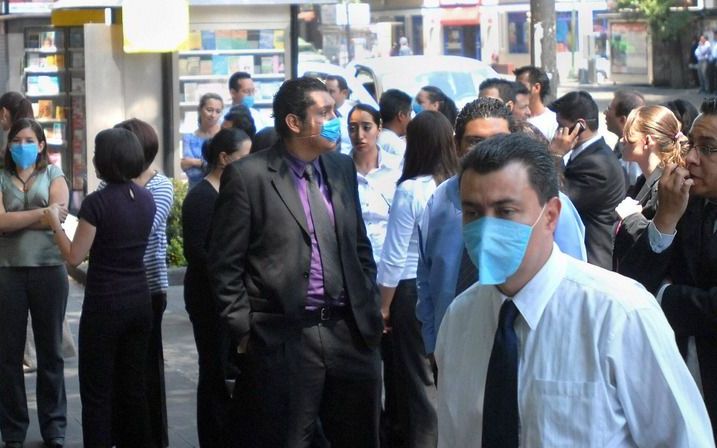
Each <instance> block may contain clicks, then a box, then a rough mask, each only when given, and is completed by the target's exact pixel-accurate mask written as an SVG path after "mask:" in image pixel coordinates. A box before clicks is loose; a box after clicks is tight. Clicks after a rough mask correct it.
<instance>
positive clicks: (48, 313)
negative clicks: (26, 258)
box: [0, 265, 68, 442]
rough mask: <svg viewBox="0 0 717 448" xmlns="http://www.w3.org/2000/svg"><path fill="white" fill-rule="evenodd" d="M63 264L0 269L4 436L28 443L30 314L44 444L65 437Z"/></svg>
mask: <svg viewBox="0 0 717 448" xmlns="http://www.w3.org/2000/svg"><path fill="white" fill-rule="evenodd" d="M67 293H68V283H67V271H66V270H65V267H64V265H60V266H46V267H21V268H0V432H2V439H3V440H4V441H6V442H22V441H24V440H25V436H26V434H27V428H28V425H29V423H30V420H29V416H28V411H27V399H26V395H25V376H24V374H23V370H22V357H23V353H24V350H25V337H26V335H27V331H26V327H27V315H28V311H29V313H30V315H31V316H32V331H33V334H34V336H35V348H36V351H37V389H36V391H37V392H36V394H37V413H38V419H39V421H40V433H41V434H42V438H43V439H44V440H45V441H49V440H50V439H55V438H64V437H65V428H66V426H67V398H66V396H65V376H64V368H65V363H64V361H63V359H62V320H63V319H64V316H65V308H66V306H67Z"/></svg>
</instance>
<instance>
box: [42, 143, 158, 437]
mask: <svg viewBox="0 0 717 448" xmlns="http://www.w3.org/2000/svg"><path fill="white" fill-rule="evenodd" d="M93 161H94V164H95V169H96V170H97V175H98V177H99V178H100V179H102V180H103V181H105V182H106V183H107V186H106V187H105V188H103V189H102V190H99V191H96V192H94V193H92V194H90V195H89V196H87V198H86V199H85V200H84V201H83V202H82V206H81V208H80V213H79V218H80V222H79V224H78V226H77V231H76V232H75V236H74V239H73V241H70V240H69V238H68V237H67V235H65V234H64V233H63V231H62V227H60V220H59V217H58V214H57V211H56V210H55V209H50V211H49V212H48V213H47V216H48V221H49V223H50V227H51V228H52V231H53V232H54V234H55V235H54V238H55V242H56V243H57V245H58V246H59V248H60V252H61V253H62V256H63V257H64V258H65V260H66V261H67V262H68V263H70V264H71V265H73V266H76V265H78V264H80V263H81V262H82V261H83V260H84V259H85V257H86V256H87V253H88V252H89V255H90V258H89V267H88V269H87V283H86V285H85V299H84V302H83V304H82V316H81V317H80V338H79V379H80V399H81V401H82V436H83V442H84V446H86V447H110V446H112V436H113V435H115V436H116V442H117V446H119V447H146V446H148V440H149V439H148V435H149V434H148V429H149V428H148V411H147V400H146V398H145V383H144V378H145V375H144V372H145V367H146V364H145V360H146V356H147V351H148V344H149V335H150V331H151V328H152V306H151V300H150V293H149V286H148V284H147V277H146V275H145V268H144V261H143V259H144V252H145V250H146V247H147V239H148V237H149V233H150V231H151V229H152V221H153V219H154V213H155V205H154V199H153V198H152V193H150V192H149V190H146V189H145V188H142V187H140V186H138V185H137V184H135V183H134V182H132V179H133V178H136V177H137V176H139V175H140V174H141V173H142V171H143V168H144V153H143V150H142V146H141V145H140V143H139V141H138V140H137V137H136V136H135V135H134V134H133V133H132V132H130V131H128V130H127V129H106V130H104V131H102V132H100V133H99V134H97V137H95V156H94V158H93ZM113 389H116V390H119V391H121V392H122V393H120V394H118V395H117V397H116V399H117V403H113V402H112V391H113ZM113 408H116V409H114V410H115V411H116V414H117V416H118V420H117V425H116V427H115V428H113V427H112V413H113Z"/></svg>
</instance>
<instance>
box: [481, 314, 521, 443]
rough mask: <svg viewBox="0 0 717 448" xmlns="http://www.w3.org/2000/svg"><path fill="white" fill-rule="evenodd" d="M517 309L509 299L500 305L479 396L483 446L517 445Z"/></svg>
mask: <svg viewBox="0 0 717 448" xmlns="http://www.w3.org/2000/svg"><path fill="white" fill-rule="evenodd" d="M518 314H519V311H518V308H516V306H515V303H513V301H512V300H506V301H505V302H503V305H502V306H501V307H500V314H499V316H498V329H497V330H496V332H495V339H494V341H493V351H491V353H490V362H489V363H488V375H487V376H486V381H485V393H484V399H483V440H482V441H483V446H484V447H489V448H495V447H500V448H508V447H517V446H518V433H519V425H520V423H519V421H520V420H519V419H520V418H519V416H518V336H516V334H515V328H513V325H514V324H515V318H516V317H518Z"/></svg>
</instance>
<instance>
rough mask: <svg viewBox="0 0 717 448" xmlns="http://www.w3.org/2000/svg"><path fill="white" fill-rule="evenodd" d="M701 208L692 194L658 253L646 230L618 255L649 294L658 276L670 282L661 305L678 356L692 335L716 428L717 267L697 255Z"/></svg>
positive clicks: (623, 266)
mask: <svg viewBox="0 0 717 448" xmlns="http://www.w3.org/2000/svg"><path fill="white" fill-rule="evenodd" d="M703 211H704V199H702V198H697V197H695V198H692V199H691V200H690V203H689V204H688V206H687V210H686V211H685V214H684V215H683V216H682V218H681V219H680V221H679V222H678V224H677V235H676V236H675V240H674V241H673V243H672V245H671V246H670V247H669V248H668V249H667V250H665V251H664V252H662V253H659V254H656V253H654V252H653V251H652V248H651V246H650V241H649V234H648V232H647V231H645V232H642V234H641V235H640V237H639V238H638V239H637V241H636V242H635V244H634V245H633V246H632V247H631V248H630V250H629V251H628V253H627V254H626V255H625V256H624V257H623V259H622V262H621V263H620V273H621V274H624V275H626V276H628V277H632V278H634V279H636V280H637V281H639V282H640V283H642V284H643V285H644V286H645V288H647V289H648V290H649V291H651V292H652V293H653V294H657V293H658V290H659V288H660V285H661V283H662V281H663V280H665V279H670V280H671V281H672V285H671V286H668V287H667V288H666V289H665V291H664V292H663V295H662V310H663V311H664V312H665V316H666V317H667V320H668V321H669V322H670V325H671V326H672V328H673V330H674V331H675V336H676V338H677V345H678V347H679V348H680V351H681V352H682V354H683V356H684V355H686V353H687V339H688V337H690V336H694V337H695V340H696V343H697V355H698V359H699V363H700V373H701V377H702V387H703V392H704V396H705V402H706V404H707V411H708V412H709V415H710V420H711V421H712V427H713V428H717V376H715V372H717V276H716V275H714V272H715V271H717V267H716V266H714V265H713V264H712V263H707V262H705V260H704V259H703V256H702V252H701V248H702V247H704V245H705V244H704V242H703V241H702V221H703Z"/></svg>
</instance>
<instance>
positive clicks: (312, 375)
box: [236, 318, 381, 448]
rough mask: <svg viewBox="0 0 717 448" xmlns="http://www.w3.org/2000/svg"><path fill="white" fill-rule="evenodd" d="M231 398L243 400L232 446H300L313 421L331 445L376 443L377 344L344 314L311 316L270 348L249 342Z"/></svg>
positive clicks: (308, 442) (306, 443) (364, 447)
mask: <svg viewBox="0 0 717 448" xmlns="http://www.w3.org/2000/svg"><path fill="white" fill-rule="evenodd" d="M251 344H252V343H251V339H250V347H249V351H248V353H247V369H246V372H244V373H243V374H242V375H240V377H239V385H238V388H237V394H236V395H237V397H236V399H238V400H240V401H241V402H243V403H246V407H245V408H244V416H243V418H242V420H243V421H247V422H249V423H248V425H246V427H245V428H243V433H244V434H243V437H241V438H240V441H239V445H237V446H241V447H242V448H243V447H247V446H252V447H261V448H275V447H289V448H304V447H310V446H312V443H315V441H316V438H315V432H316V431H317V422H318V421H320V424H321V428H322V430H323V433H324V435H325V437H326V439H327V440H328V442H329V443H330V444H331V447H332V448H353V447H355V448H377V447H378V446H379V439H378V423H379V411H380V393H381V372H380V357H379V351H378V349H376V348H369V347H367V346H366V344H365V343H364V341H363V339H362V338H361V335H360V334H359V332H358V329H357V328H356V324H355V323H354V322H353V320H352V319H351V318H346V319H339V320H331V321H325V322H322V323H312V324H309V325H306V326H305V327H304V328H301V329H298V330H297V331H296V337H295V338H291V339H290V340H287V341H286V342H284V343H282V344H278V345H276V346H272V347H262V348H258V347H253V346H252V345H251Z"/></svg>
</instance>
